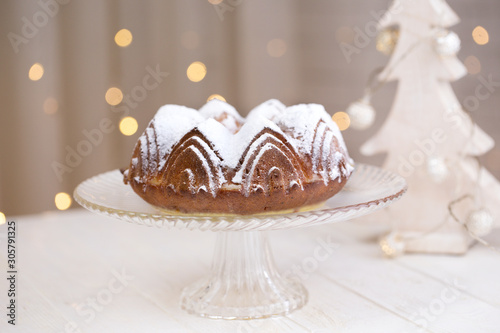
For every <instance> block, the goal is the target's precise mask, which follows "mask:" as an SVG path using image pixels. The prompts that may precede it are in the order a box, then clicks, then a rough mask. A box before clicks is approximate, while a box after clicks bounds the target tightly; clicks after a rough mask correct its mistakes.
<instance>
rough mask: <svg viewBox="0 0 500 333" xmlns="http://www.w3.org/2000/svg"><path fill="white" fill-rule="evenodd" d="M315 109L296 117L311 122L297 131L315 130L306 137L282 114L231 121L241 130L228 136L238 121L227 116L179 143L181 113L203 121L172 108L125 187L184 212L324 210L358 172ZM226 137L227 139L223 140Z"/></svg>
mask: <svg viewBox="0 0 500 333" xmlns="http://www.w3.org/2000/svg"><path fill="white" fill-rule="evenodd" d="M223 107H224V106H223ZM315 108H316V110H309V109H308V108H307V106H304V110H302V109H300V110H297V109H296V110H295V111H294V110H292V111H290V114H291V113H293V112H296V113H297V112H298V111H300V112H304V115H306V118H303V117H302V118H299V119H300V121H299V122H298V125H297V126H298V127H300V125H301V123H303V122H308V124H307V126H306V127H305V126H302V128H300V129H299V130H296V129H294V128H293V126H292V127H290V124H289V123H288V122H289V119H288V120H287V119H286V117H287V116H288V115H289V114H287V113H286V112H285V111H280V112H281V113H280V114H281V115H282V118H281V119H282V123H279V124H278V122H277V123H274V122H271V121H270V120H269V119H267V120H262V119H260V120H259V119H257V120H255V118H254V120H253V121H254V123H252V122H251V121H250V122H249V123H248V126H249V127H245V126H246V125H247V124H245V123H244V120H242V121H241V122H240V121H233V122H231V121H229V122H228V124H229V125H231V124H233V125H234V126H233V127H232V129H233V130H232V131H228V130H227V128H226V127H224V126H226V125H224V126H222V125H220V124H221V122H224V121H226V120H228V119H230V118H228V117H229V115H227V114H225V113H223V114H222V116H221V115H219V116H212V117H211V119H208V118H207V119H208V120H207V121H205V120H203V119H201V120H200V119H199V120H198V122H197V123H196V125H193V127H192V128H190V129H188V130H187V131H185V132H184V131H180V132H179V133H177V134H176V135H178V137H177V138H176V139H175V140H172V138H171V136H172V135H170V134H171V133H173V132H175V131H176V126H179V125H182V121H183V120H181V121H180V122H174V121H171V120H170V118H169V117H172V116H174V115H178V114H179V111H182V112H190V113H191V114H190V117H191V118H189V119H193V118H199V117H201V116H200V115H199V114H198V113H196V112H195V111H193V112H191V111H186V110H178V109H175V108H174V109H171V112H170V113H168V111H167V112H166V113H163V114H161V116H162V117H160V119H159V120H155V119H153V121H152V122H151V123H150V125H149V126H148V128H147V129H146V131H145V132H144V134H143V135H142V136H141V138H140V139H139V141H138V142H137V145H136V147H135V149H134V152H133V155H132V160H131V163H130V166H129V168H128V170H126V171H125V172H124V182H125V183H128V184H130V185H131V187H132V188H133V190H134V191H135V192H136V193H137V194H138V195H139V196H140V197H141V198H143V199H144V200H145V201H147V202H148V203H150V204H152V205H155V206H158V207H161V208H164V209H167V210H170V211H177V212H182V213H202V214H203V213H206V214H241V215H248V214H257V213H266V212H271V211H272V212H276V211H288V210H291V209H292V210H298V209H300V208H301V207H304V206H310V205H314V204H318V203H321V202H323V201H325V200H327V199H328V198H330V197H331V196H333V195H335V194H336V193H337V192H339V191H340V190H341V189H342V187H343V186H344V185H345V183H346V182H347V179H348V178H349V175H350V173H351V171H352V165H351V164H350V163H351V160H350V159H349V156H348V154H347V151H346V148H345V145H344V143H343V141H342V137H341V134H340V131H339V130H338V128H336V125H335V124H333V122H332V121H331V119H330V118H329V116H328V114H326V112H325V111H324V109H323V110H322V111H321V110H319V111H318V107H317V106H316V107H315ZM321 108H322V107H321ZM308 112H310V114H309V113H308ZM309 115H311V116H309ZM292 116H293V114H292ZM189 119H187V120H188V121H189ZM231 119H232V118H231ZM210 120H211V121H212V122H211V123H210ZM255 122H260V123H257V125H256V123H255ZM294 124H295V123H294ZM278 125H280V126H278ZM190 126H191V125H190ZM207 128H208V129H207ZM240 130H241V132H240ZM245 130H246V132H245ZM306 130H307V131H309V132H306ZM218 131H221V132H224V131H226V132H227V133H225V134H224V133H222V134H224V135H225V136H222V138H223V140H221V136H219V135H218ZM229 132H231V133H229ZM242 133H243V134H244V135H243V134H242ZM248 133H250V134H248ZM247 134H248V135H247ZM168 140H170V141H171V142H170V145H169V146H168V147H167V148H165V141H168ZM238 140H239V141H238ZM339 140H340V141H339ZM232 141H236V143H234V142H232ZM241 142H244V144H241ZM233 146H234V147H233ZM232 149H234V150H232Z"/></svg>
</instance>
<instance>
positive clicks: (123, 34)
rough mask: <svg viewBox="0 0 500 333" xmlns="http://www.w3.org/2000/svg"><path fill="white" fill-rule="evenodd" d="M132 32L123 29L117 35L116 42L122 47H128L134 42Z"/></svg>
mask: <svg viewBox="0 0 500 333" xmlns="http://www.w3.org/2000/svg"><path fill="white" fill-rule="evenodd" d="M132 39H133V37H132V33H131V32H130V30H128V29H122V30H120V31H118V32H117V33H116V35H115V43H116V45H118V46H121V47H127V46H129V45H130V43H132Z"/></svg>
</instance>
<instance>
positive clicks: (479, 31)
mask: <svg viewBox="0 0 500 333" xmlns="http://www.w3.org/2000/svg"><path fill="white" fill-rule="evenodd" d="M472 38H473V39H474V41H475V42H476V43H477V44H479V45H485V44H488V42H489V41H490V36H489V34H488V31H487V30H486V29H485V28H483V27H482V26H480V25H478V26H477V27H475V28H474V30H473V31H472Z"/></svg>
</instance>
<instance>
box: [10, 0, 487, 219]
mask: <svg viewBox="0 0 500 333" xmlns="http://www.w3.org/2000/svg"><path fill="white" fill-rule="evenodd" d="M208 2H209V3H210V4H212V5H217V4H219V3H221V2H222V0H208ZM180 37H181V44H182V46H183V47H184V48H185V49H187V50H193V49H196V48H197V47H198V45H199V44H200V36H199V34H198V33H197V32H195V31H185V32H184V33H182V34H181V36H180ZM472 37H473V40H474V42H476V43H477V44H478V45H486V44H488V42H489V34H488V31H487V30H486V29H485V28H484V27H482V26H477V27H475V28H474V29H473V31H472ZM336 38H337V40H338V41H339V42H352V40H353V39H354V31H353V30H352V29H351V28H350V27H340V28H339V29H337V32H336ZM384 38H386V39H388V40H384V41H382V42H381V43H377V49H378V50H379V51H381V52H383V53H385V52H387V51H388V50H385V49H384V48H383V47H387V45H390V43H391V41H395V40H397V36H396V35H395V34H392V33H390V34H388V35H386V36H384ZM132 41H133V34H132V32H131V31H130V30H129V29H125V28H124V29H121V30H119V31H118V32H117V33H116V34H115V36H114V42H115V43H116V45H117V46H119V47H122V48H125V47H128V46H130V45H131V43H132ZM266 51H267V54H268V55H269V56H270V57H273V58H280V57H282V56H284V55H285V53H286V52H287V43H286V41H285V40H283V39H281V38H274V39H271V40H269V41H268V42H267V44H266ZM464 64H465V66H466V68H467V70H468V72H469V73H470V74H478V73H479V72H481V63H480V61H479V59H478V58H477V57H475V56H473V55H471V56H468V57H467V58H466V59H465V61H464ZM44 74H45V69H44V67H43V65H42V64H41V63H39V62H36V63H34V64H33V65H32V66H31V67H30V69H29V71H28V78H29V79H30V80H32V81H39V80H41V79H42V78H43V76H44ZM206 75H207V66H206V65H205V64H204V63H203V62H201V61H195V62H192V63H191V64H189V66H188V67H187V70H186V76H187V78H188V79H189V80H190V81H191V82H195V83H196V82H201V81H202V80H203V79H204V78H205V77H206ZM123 97H124V96H123V92H122V90H121V89H120V88H119V87H115V86H112V87H109V88H108V90H107V91H106V92H105V94H104V99H105V101H106V103H108V104H109V105H111V106H116V105H119V104H120V103H121V102H122V101H123ZM214 98H217V99H220V100H222V101H226V99H225V98H224V97H223V96H221V95H220V94H212V95H210V96H209V97H208V98H207V101H209V100H211V99H214ZM58 110H59V102H58V101H57V99H56V98H54V97H51V96H49V97H47V98H46V99H45V101H44V102H43V111H44V113H45V114H47V115H54V114H56V113H57V112H58ZM350 113H351V115H350V114H349V113H347V112H344V111H339V112H336V113H335V114H334V115H333V116H332V119H333V120H334V121H335V122H336V123H337V125H338V126H339V128H340V130H341V131H345V130H347V129H348V128H350V127H353V128H356V123H359V119H358V121H356V119H353V118H352V117H353V113H352V110H351V112H350ZM373 118H374V117H373ZM372 122H373V119H370V120H369V123H372ZM358 125H361V127H367V126H366V125H367V124H365V125H363V124H358ZM357 127H358V129H360V128H359V126H357ZM368 127H369V126H368ZM118 128H119V130H120V132H121V133H122V134H123V135H125V136H131V135H134V134H135V133H136V132H137V130H138V128H139V125H138V122H137V120H136V119H135V118H134V117H131V116H127V117H124V118H122V119H121V120H120V123H119V126H118ZM54 203H55V207H56V208H57V209H58V210H66V209H68V208H70V207H71V205H72V198H71V196H70V195H69V194H68V193H65V192H59V193H57V194H56V195H55V196H54ZM4 223H6V218H5V214H4V213H3V212H0V225H1V224H4Z"/></svg>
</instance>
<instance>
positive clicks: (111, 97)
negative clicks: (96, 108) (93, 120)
mask: <svg viewBox="0 0 500 333" xmlns="http://www.w3.org/2000/svg"><path fill="white" fill-rule="evenodd" d="M105 98H106V102H108V104H109V105H118V104H120V103H121V102H122V100H123V93H122V91H121V90H120V89H118V88H116V87H111V88H109V89H108V91H106V96H105Z"/></svg>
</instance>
